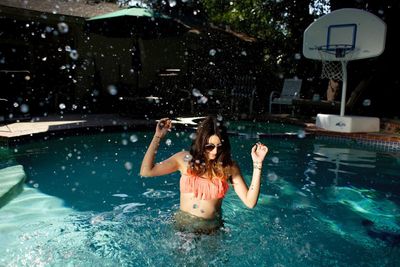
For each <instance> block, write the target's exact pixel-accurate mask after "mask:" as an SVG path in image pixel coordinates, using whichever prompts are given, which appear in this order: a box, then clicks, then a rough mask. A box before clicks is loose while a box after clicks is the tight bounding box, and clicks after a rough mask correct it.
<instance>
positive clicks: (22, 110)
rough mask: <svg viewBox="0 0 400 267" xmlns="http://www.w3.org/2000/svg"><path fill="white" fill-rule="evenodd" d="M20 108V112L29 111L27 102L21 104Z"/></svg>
mask: <svg viewBox="0 0 400 267" xmlns="http://www.w3.org/2000/svg"><path fill="white" fill-rule="evenodd" d="M20 110H21V112H22V113H28V112H29V106H28V105H27V104H22V105H21V106H20Z"/></svg>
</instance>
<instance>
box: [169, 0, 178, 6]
mask: <svg viewBox="0 0 400 267" xmlns="http://www.w3.org/2000/svg"><path fill="white" fill-rule="evenodd" d="M168 4H169V6H170V7H174V6H176V1H175V0H169V1H168Z"/></svg>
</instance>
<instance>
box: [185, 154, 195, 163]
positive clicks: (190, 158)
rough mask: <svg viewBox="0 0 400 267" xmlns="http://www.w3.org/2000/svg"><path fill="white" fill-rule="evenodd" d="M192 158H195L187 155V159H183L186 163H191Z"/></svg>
mask: <svg viewBox="0 0 400 267" xmlns="http://www.w3.org/2000/svg"><path fill="white" fill-rule="evenodd" d="M192 158H193V157H192V155H190V154H187V155H185V157H184V158H183V160H184V161H186V162H189V161H191V160H192Z"/></svg>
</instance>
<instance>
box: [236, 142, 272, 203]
mask: <svg viewBox="0 0 400 267" xmlns="http://www.w3.org/2000/svg"><path fill="white" fill-rule="evenodd" d="M267 153H268V148H267V147H266V146H265V145H263V144H261V143H258V144H256V145H254V146H253V148H252V149H251V158H252V160H253V177H252V179H251V183H250V188H248V187H247V184H246V182H245V181H244V179H243V177H242V174H241V173H240V169H239V166H237V165H236V164H235V165H234V166H233V168H232V185H233V187H234V189H235V192H236V194H237V195H238V196H239V198H240V199H241V200H242V202H243V203H244V204H245V205H246V206H247V207H248V208H254V207H255V206H256V205H257V200H258V195H259V194H260V187H261V169H262V166H263V161H264V158H265V156H266V155H267Z"/></svg>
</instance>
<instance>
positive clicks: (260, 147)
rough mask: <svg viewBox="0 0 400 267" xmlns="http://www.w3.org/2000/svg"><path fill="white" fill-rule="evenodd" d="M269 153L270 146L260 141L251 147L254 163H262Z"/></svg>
mask: <svg viewBox="0 0 400 267" xmlns="http://www.w3.org/2000/svg"><path fill="white" fill-rule="evenodd" d="M267 153H268V147H266V146H265V145H264V144H262V143H260V142H258V143H257V144H255V145H254V146H253V148H252V149H251V158H252V159H253V162H254V163H262V162H263V160H264V158H265V156H266V155H267Z"/></svg>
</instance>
